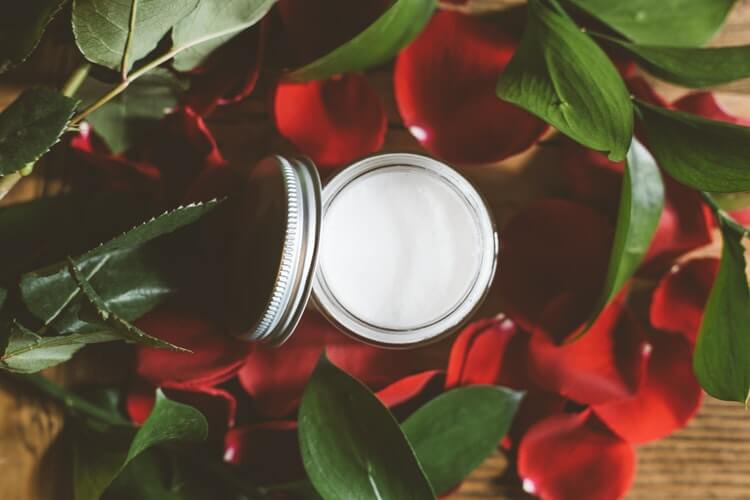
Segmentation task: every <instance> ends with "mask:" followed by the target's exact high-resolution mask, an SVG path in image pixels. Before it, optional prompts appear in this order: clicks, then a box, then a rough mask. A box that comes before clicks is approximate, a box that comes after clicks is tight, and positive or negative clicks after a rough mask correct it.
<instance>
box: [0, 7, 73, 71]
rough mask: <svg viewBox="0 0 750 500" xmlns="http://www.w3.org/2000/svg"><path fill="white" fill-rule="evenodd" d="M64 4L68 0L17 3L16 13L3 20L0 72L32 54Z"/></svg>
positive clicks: (1, 19) (14, 8) (0, 35)
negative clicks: (48, 25)
mask: <svg viewBox="0 0 750 500" xmlns="http://www.w3.org/2000/svg"><path fill="white" fill-rule="evenodd" d="M64 3H65V0H37V1H36V2H15V3H14V4H13V10H12V11H8V12H6V14H5V15H3V16H2V17H0V73H2V72H4V71H6V70H8V69H9V68H11V67H13V66H15V65H16V64H20V63H22V62H23V61H24V60H26V58H27V57H29V56H30V55H31V53H32V52H33V51H34V49H35V48H36V46H37V45H38V44H39V40H41V38H42V35H43V34H44V30H45V28H46V27H47V24H49V22H50V21H51V20H52V18H53V17H54V16H55V14H57V13H58V12H59V11H60V9H61V8H62V6H63V4H64Z"/></svg>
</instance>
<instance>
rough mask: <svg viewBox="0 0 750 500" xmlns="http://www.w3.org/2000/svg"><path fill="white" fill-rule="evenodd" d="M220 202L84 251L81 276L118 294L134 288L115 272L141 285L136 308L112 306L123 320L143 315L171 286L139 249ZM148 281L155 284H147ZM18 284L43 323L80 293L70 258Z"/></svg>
mask: <svg viewBox="0 0 750 500" xmlns="http://www.w3.org/2000/svg"><path fill="white" fill-rule="evenodd" d="M217 203H218V202H216V201H212V202H207V203H199V204H194V205H188V206H185V207H180V208H177V209H174V210H172V211H170V212H167V213H165V214H163V215H161V216H159V217H155V218H153V219H151V220H150V221H148V222H145V223H143V224H141V225H139V226H136V227H135V228H133V229H131V230H130V231H128V232H126V233H125V234H123V235H121V236H118V237H117V238H114V239H112V240H110V241H108V242H107V243H104V244H102V245H100V246H98V247H96V248H94V249H93V250H90V251H88V252H86V253H84V254H83V255H82V256H80V257H77V258H76V259H75V260H76V262H77V263H78V266H79V267H80V269H81V271H82V274H83V275H84V276H85V277H86V279H87V280H89V281H91V282H92V283H93V284H94V285H95V286H96V287H97V289H99V290H104V289H105V288H106V289H110V288H111V287H114V288H113V289H114V290H117V291H119V292H120V293H119V294H114V296H115V297H121V296H122V294H128V292H130V289H128V288H126V287H123V286H122V285H123V284H122V283H117V282H115V281H114V280H113V279H112V277H113V276H117V277H119V278H120V279H122V280H123V283H127V284H128V285H129V286H131V289H135V288H137V289H138V290H139V293H138V294H136V295H137V297H131V299H133V298H134V299H138V300H137V301H136V303H135V306H134V307H131V308H129V309H127V310H126V309H120V308H116V307H112V310H114V311H115V312H117V313H118V314H119V315H120V316H122V317H123V318H125V319H127V320H132V319H135V318H137V317H138V316H139V314H143V313H144V312H146V311H147V310H148V309H149V308H150V306H152V305H153V304H154V302H158V300H159V299H160V298H161V297H163V296H164V295H166V294H168V293H169V292H170V291H171V290H170V289H169V288H166V289H165V285H164V280H163V279H160V275H159V274H158V268H156V267H155V266H153V265H151V266H149V265H148V262H147V261H145V262H144V260H143V259H149V258H150V259H151V260H153V259H154V257H153V253H152V252H148V251H146V252H145V253H144V252H142V251H139V250H138V249H136V247H139V246H141V245H143V244H144V243H147V242H149V241H151V240H153V239H155V238H158V237H160V236H163V235H166V234H169V233H172V232H173V231H176V230H177V229H180V228H181V227H184V226H187V225H189V224H192V223H194V222H196V221H197V220H198V219H200V218H201V217H203V216H204V215H206V214H207V213H208V212H210V211H211V210H213V209H214V208H215V207H216V206H217ZM157 254H158V252H157ZM163 257H169V256H168V255H167V256H163ZM171 258H172V259H174V258H175V257H174V256H172V257H171ZM157 261H163V259H160V258H158V255H157ZM124 263H132V264H134V265H135V263H137V265H138V267H136V268H135V269H130V270H128V269H126V267H125V266H124V265H123V264H124ZM136 270H144V272H142V273H136V272H133V271H136ZM128 271H131V273H130V274H129V273H128ZM102 273H104V274H103V276H104V277H107V278H108V279H101V280H100V282H99V284H97V279H96V278H97V277H98V276H97V275H100V274H102ZM108 275H109V276H108ZM143 278H147V280H146V282H145V283H143V285H144V286H140V284H139V280H141V279H143ZM149 284H150V285H152V286H151V287H149V286H146V285H149ZM20 288H21V296H22V298H23V301H24V303H25V304H26V306H27V307H28V309H29V311H31V312H32V313H33V314H34V315H35V316H36V317H37V318H39V319H40V320H41V321H42V322H44V324H51V323H52V321H54V320H55V319H57V318H58V317H59V316H60V315H61V314H62V313H63V311H64V310H65V309H66V308H67V307H68V306H69V305H70V304H71V303H72V302H73V300H74V299H75V298H76V297H77V296H78V294H79V292H80V290H79V287H78V285H77V284H76V282H75V280H74V279H73V278H72V277H71V276H70V273H69V272H68V265H67V262H60V263H57V264H53V265H52V266H48V267H46V268H44V269H41V270H38V271H34V272H31V273H27V274H25V275H24V276H23V277H22V279H21V284H20ZM101 294H102V295H103V296H104V298H105V302H106V303H107V304H109V303H110V302H109V300H108V299H109V297H107V294H105V293H104V292H101ZM143 299H146V301H145V302H144V300H143ZM150 299H153V300H150ZM144 309H145V310H144ZM63 331H65V330H63Z"/></svg>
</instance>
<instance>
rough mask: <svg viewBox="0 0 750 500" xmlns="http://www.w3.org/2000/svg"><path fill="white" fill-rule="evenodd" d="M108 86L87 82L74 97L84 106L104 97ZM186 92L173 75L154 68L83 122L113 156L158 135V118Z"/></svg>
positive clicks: (183, 83) (184, 84)
mask: <svg viewBox="0 0 750 500" xmlns="http://www.w3.org/2000/svg"><path fill="white" fill-rule="evenodd" d="M110 89H111V86H110V85H108V84H105V83H101V82H98V81H96V80H94V79H93V78H89V79H87V80H86V82H85V83H84V84H83V86H82V87H81V89H80V90H79V91H78V93H77V94H76V95H78V96H79V97H80V98H81V100H82V101H83V103H84V107H86V106H88V105H89V104H91V103H92V102H94V101H95V100H96V99H98V98H99V97H101V96H102V95H104V94H105V93H106V92H107V91H108V90H110ZM185 90H187V85H186V82H184V81H182V80H180V79H178V78H177V77H175V76H174V74H173V73H171V72H169V71H167V70H164V69H160V68H155V69H153V70H151V71H149V72H148V73H146V74H145V75H143V76H142V77H140V78H138V79H137V80H135V81H133V83H131V84H130V85H129V86H128V88H127V90H125V92H123V93H121V94H119V95H117V96H116V97H115V98H114V99H112V100H110V101H109V102H107V105H106V106H102V107H101V108H99V109H98V110H96V111H94V112H93V113H92V114H90V115H89V116H88V117H87V118H86V120H87V121H88V122H89V123H90V124H91V126H92V127H93V129H94V130H95V131H96V133H97V134H99V135H100V136H101V138H102V139H103V140H104V142H105V143H106V144H107V146H108V147H109V149H110V151H112V152H113V153H115V154H120V153H123V152H124V151H126V150H128V149H130V148H131V147H133V146H134V145H136V144H138V143H140V142H142V141H143V139H144V138H148V137H151V136H153V134H155V133H158V127H159V124H160V120H161V118H163V117H164V115H165V114H166V113H167V112H168V111H169V110H170V109H172V108H174V107H175V106H177V103H178V98H179V96H180V94H181V93H182V92H183V91H185Z"/></svg>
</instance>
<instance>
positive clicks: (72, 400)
mask: <svg viewBox="0 0 750 500" xmlns="http://www.w3.org/2000/svg"><path fill="white" fill-rule="evenodd" d="M17 378H18V379H19V380H21V381H23V382H26V383H28V384H30V385H33V386H34V387H36V388H37V389H38V390H39V391H41V392H43V393H44V394H46V395H48V396H50V397H52V398H54V399H56V400H57V401H59V402H60V403H62V404H63V406H65V409H66V410H68V411H70V412H72V413H76V414H79V415H84V416H87V417H90V418H93V419H94V420H97V421H99V422H103V423H106V424H110V425H115V426H118V427H132V424H131V423H130V422H128V421H127V420H126V419H124V418H123V417H120V416H119V415H116V414H114V413H112V412H109V411H107V410H105V409H103V408H100V407H98V406H96V405H95V404H92V403H90V402H88V401H86V400H85V399H83V398H81V397H79V396H76V395H75V394H73V393H72V392H70V391H68V390H67V389H65V388H64V387H62V386H60V385H57V384H56V383H54V382H52V381H51V380H50V379H48V378H47V377H44V376H42V375H39V374H30V375H19V376H18V377H17Z"/></svg>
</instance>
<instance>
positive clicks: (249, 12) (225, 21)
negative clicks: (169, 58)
mask: <svg viewBox="0 0 750 500" xmlns="http://www.w3.org/2000/svg"><path fill="white" fill-rule="evenodd" d="M275 2H276V0H202V1H201V2H200V3H199V4H198V7H197V8H196V9H195V10H194V11H193V12H192V13H190V15H188V16H187V17H185V18H184V19H183V20H182V21H180V22H179V23H177V25H176V26H175V28H174V30H173V31H172V39H173V40H174V45H175V47H177V48H180V47H184V49H183V50H180V52H179V53H178V54H177V55H176V56H175V59H174V66H175V68H176V69H178V70H180V71H188V70H191V69H193V68H195V67H196V66H198V65H200V64H201V63H203V62H204V61H205V59H206V58H207V57H208V56H209V55H210V54H211V52H213V51H214V50H216V49H217V48H218V47H219V46H221V45H222V44H224V43H226V42H227V41H229V40H230V39H231V38H232V37H234V36H236V35H238V34H239V33H240V32H241V31H242V30H244V29H246V28H249V27H251V26H252V25H254V24H255V23H257V22H258V21H260V20H261V19H262V18H263V16H265V15H266V13H267V12H268V10H269V9H270V8H271V7H272V6H273V4H274V3H275ZM201 40H205V41H201Z"/></svg>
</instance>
